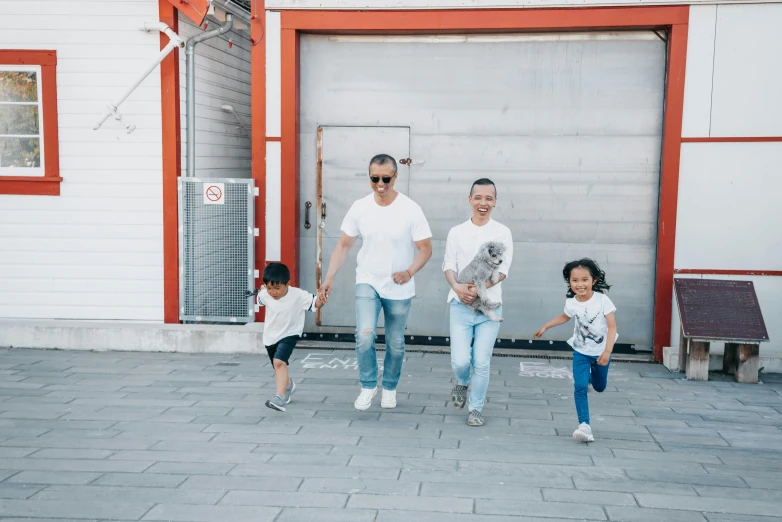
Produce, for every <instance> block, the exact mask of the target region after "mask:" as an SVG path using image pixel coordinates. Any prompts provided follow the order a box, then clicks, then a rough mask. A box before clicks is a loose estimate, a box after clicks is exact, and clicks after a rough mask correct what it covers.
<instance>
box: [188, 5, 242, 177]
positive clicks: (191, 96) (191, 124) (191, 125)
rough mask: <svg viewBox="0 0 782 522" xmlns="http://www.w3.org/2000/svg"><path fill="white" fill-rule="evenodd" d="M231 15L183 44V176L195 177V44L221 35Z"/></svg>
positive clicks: (226, 28) (230, 22)
mask: <svg viewBox="0 0 782 522" xmlns="http://www.w3.org/2000/svg"><path fill="white" fill-rule="evenodd" d="M233 24H234V21H233V15H231V14H230V13H229V14H226V15H225V24H223V26H222V27H220V28H219V29H214V30H212V31H208V32H205V33H201V34H197V35H195V36H193V37H191V38H188V40H187V43H186V44H185V64H186V69H187V74H186V76H187V78H186V88H185V99H186V103H185V111H186V118H187V123H186V125H187V138H186V141H187V143H186V148H185V150H186V158H187V168H186V170H185V176H187V177H191V178H192V177H195V46H196V45H197V44H199V43H201V42H203V41H205V40H211V39H212V38H217V37H218V36H222V35H224V34H225V33H227V32H228V31H230V30H231V28H232V27H233Z"/></svg>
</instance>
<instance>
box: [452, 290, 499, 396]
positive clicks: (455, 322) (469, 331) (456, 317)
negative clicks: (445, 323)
mask: <svg viewBox="0 0 782 522" xmlns="http://www.w3.org/2000/svg"><path fill="white" fill-rule="evenodd" d="M494 312H495V313H496V314H497V315H499V316H500V317H502V307H499V308H497V310H495V311H494ZM499 332H500V323H497V322H494V321H492V320H491V319H489V318H488V317H486V316H485V315H483V314H482V313H480V312H476V311H475V310H473V309H472V308H470V307H469V306H466V305H464V304H462V303H461V302H459V301H458V300H457V299H454V300H453V301H451V368H452V369H453V374H454V376H455V377H456V380H457V381H458V382H459V384H461V385H462V386H467V385H468V384H469V383H470V367H472V389H471V390H470V405H469V409H470V411H472V410H478V411H481V410H482V409H483V402H484V399H485V398H486V389H487V388H488V387H489V373H490V371H491V354H492V352H493V351H494V343H495V342H496V341H497V334H498V333H499Z"/></svg>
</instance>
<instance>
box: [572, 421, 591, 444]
mask: <svg viewBox="0 0 782 522" xmlns="http://www.w3.org/2000/svg"><path fill="white" fill-rule="evenodd" d="M573 439H574V440H577V441H579V442H594V441H595V437H594V435H592V428H591V427H590V426H589V424H587V423H586V422H582V423H581V424H579V425H578V428H576V431H574V432H573Z"/></svg>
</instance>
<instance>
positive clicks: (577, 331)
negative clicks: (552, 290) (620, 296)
mask: <svg viewBox="0 0 782 522" xmlns="http://www.w3.org/2000/svg"><path fill="white" fill-rule="evenodd" d="M615 311H616V306H614V303H613V302H611V300H610V299H609V298H608V296H607V295H605V294H603V293H602V292H594V294H593V295H592V297H590V298H589V300H588V301H586V302H584V303H582V302H580V301H579V300H578V299H576V298H575V297H570V298H568V299H567V300H566V301H565V315H567V316H568V317H572V318H574V319H575V325H573V336H572V337H571V338H570V339H568V344H569V345H570V346H572V347H573V349H574V350H575V351H577V352H579V353H582V354H584V355H589V356H590V357H596V356H599V355H601V354H602V353H603V352H604V351H605V349H606V341H607V339H606V337H607V334H608V322H607V321H606V315H608V314H610V313H612V312H615ZM618 338H619V334H618V333H617V334H616V337H615V338H614V342H616V339H618Z"/></svg>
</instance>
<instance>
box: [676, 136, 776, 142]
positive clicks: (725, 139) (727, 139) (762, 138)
mask: <svg viewBox="0 0 782 522" xmlns="http://www.w3.org/2000/svg"><path fill="white" fill-rule="evenodd" d="M775 141H782V136H756V137H752V136H746V137H738V136H737V137H722V138H682V143H767V142H775Z"/></svg>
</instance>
